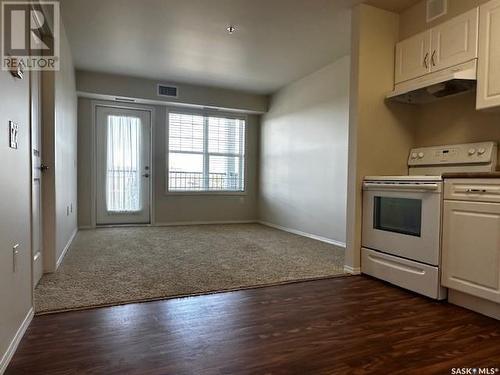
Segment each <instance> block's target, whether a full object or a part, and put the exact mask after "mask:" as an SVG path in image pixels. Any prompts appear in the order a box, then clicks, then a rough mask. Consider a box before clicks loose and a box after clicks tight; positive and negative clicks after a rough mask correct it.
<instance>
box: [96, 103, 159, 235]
mask: <svg viewBox="0 0 500 375" xmlns="http://www.w3.org/2000/svg"><path fill="white" fill-rule="evenodd" d="M96 162H97V163H96V176H97V178H96V183H97V186H96V204H97V207H96V224H97V225H99V224H101V225H102V224H146V223H150V196H151V194H150V183H151V182H150V181H151V113H150V112H149V111H143V110H137V109H127V108H115V107H105V106H97V107H96Z"/></svg>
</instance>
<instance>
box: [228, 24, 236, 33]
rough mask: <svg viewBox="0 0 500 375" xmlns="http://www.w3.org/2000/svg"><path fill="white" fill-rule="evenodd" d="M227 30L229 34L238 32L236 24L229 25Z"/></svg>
mask: <svg viewBox="0 0 500 375" xmlns="http://www.w3.org/2000/svg"><path fill="white" fill-rule="evenodd" d="M226 30H227V32H228V33H229V34H234V33H235V32H236V26H234V25H229V26H228V27H226Z"/></svg>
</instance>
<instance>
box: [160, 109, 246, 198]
mask: <svg viewBox="0 0 500 375" xmlns="http://www.w3.org/2000/svg"><path fill="white" fill-rule="evenodd" d="M244 171H245V121H244V120H242V119H237V118H226V117H213V116H203V115H198V114H187V113H170V114H169V121H168V181H167V186H168V191H170V192H175V191H202V192H203V191H205V192H210V191H233V192H238V191H244V190H245V180H244Z"/></svg>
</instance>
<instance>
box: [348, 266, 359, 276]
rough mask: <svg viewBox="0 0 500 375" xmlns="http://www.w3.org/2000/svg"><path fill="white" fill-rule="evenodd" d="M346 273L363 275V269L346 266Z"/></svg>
mask: <svg viewBox="0 0 500 375" xmlns="http://www.w3.org/2000/svg"><path fill="white" fill-rule="evenodd" d="M344 272H347V273H350V274H351V275H361V268H360V267H351V266H344Z"/></svg>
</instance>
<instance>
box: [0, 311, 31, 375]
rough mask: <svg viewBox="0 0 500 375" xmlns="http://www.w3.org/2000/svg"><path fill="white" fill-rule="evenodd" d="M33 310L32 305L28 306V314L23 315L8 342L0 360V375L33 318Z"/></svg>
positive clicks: (5, 368)
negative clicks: (19, 324)
mask: <svg viewBox="0 0 500 375" xmlns="http://www.w3.org/2000/svg"><path fill="white" fill-rule="evenodd" d="M33 315H34V311H33V307H31V308H30V310H29V311H28V314H26V316H25V317H24V320H23V322H22V323H21V326H20V327H19V328H18V330H17V332H16V334H15V336H14V338H13V339H12V341H11V342H10V344H9V347H8V348H7V351H6V352H5V354H4V355H3V357H2V360H1V362H0V375H1V374H3V373H4V372H5V370H7V366H8V365H9V363H10V361H11V359H12V357H13V356H14V353H15V352H16V350H17V347H18V346H19V343H20V342H21V339H22V338H23V336H24V334H25V333H26V330H27V329H28V327H29V325H30V323H31V320H32V319H33Z"/></svg>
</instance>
